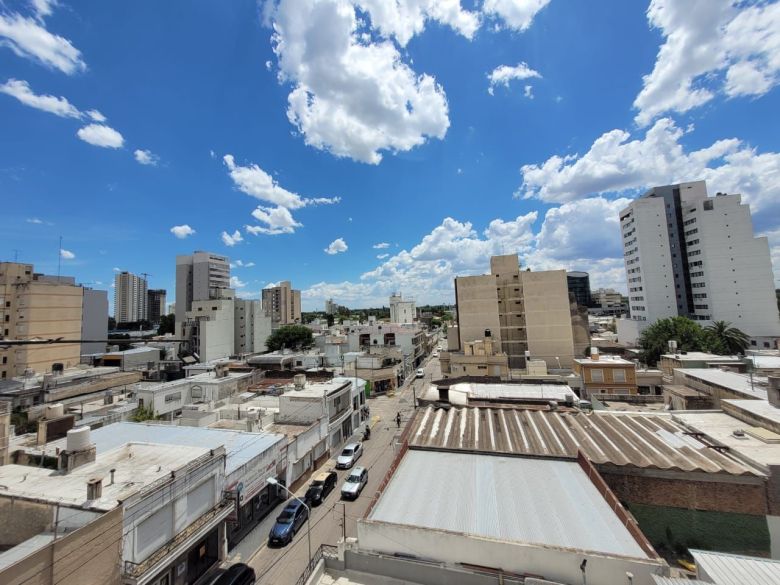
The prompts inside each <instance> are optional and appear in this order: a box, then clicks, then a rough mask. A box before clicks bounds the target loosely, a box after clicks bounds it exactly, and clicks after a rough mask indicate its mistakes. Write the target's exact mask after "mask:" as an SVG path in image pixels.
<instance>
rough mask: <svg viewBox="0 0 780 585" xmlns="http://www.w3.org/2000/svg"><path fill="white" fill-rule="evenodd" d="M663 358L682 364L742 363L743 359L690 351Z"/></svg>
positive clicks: (667, 355) (663, 356)
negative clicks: (703, 362) (702, 362)
mask: <svg viewBox="0 0 780 585" xmlns="http://www.w3.org/2000/svg"><path fill="white" fill-rule="evenodd" d="M661 357H662V358H669V359H674V360H678V361H681V362H701V361H707V362H741V361H742V358H741V357H739V356H738V355H718V354H715V353H707V352H704V351H689V352H686V353H665V354H663V355H662V356H661Z"/></svg>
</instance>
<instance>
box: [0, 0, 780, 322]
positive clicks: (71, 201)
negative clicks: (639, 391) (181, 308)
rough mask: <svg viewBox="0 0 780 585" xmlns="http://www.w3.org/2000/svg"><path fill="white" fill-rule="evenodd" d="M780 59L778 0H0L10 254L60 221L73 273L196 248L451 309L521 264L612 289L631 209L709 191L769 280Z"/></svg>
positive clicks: (40, 251) (290, 274)
mask: <svg viewBox="0 0 780 585" xmlns="http://www.w3.org/2000/svg"><path fill="white" fill-rule="evenodd" d="M779 73H780V5H778V3H777V2H754V3H750V2H747V3H745V2H739V3H735V2H730V1H727V0H703V1H698V2H697V1H688V0H686V1H685V2H671V1H669V0H666V1H654V2H651V3H649V4H641V3H638V2H621V1H611V2H608V1H593V2H564V1H563V0H550V1H545V0H485V1H484V2H477V3H474V2H469V1H464V2H460V3H458V1H457V0H449V1H447V2H443V1H435V0H395V2H392V3H390V2H385V1H384V0H354V1H349V0H323V1H315V0H281V1H280V2H271V3H260V4H258V3H256V2H252V1H240V2H239V1H236V2H213V1H210V2H206V1H192V2H146V1H138V2H133V3H125V4H117V3H75V2H67V1H66V0H59V1H57V2H53V1H51V0H34V1H27V0H19V1H11V2H9V1H8V0H6V1H5V2H0V120H2V124H1V125H0V136H1V137H2V139H0V196H1V197H2V202H3V205H2V208H3V219H2V226H3V229H2V230H0V258H2V259H8V260H13V259H14V257H18V259H19V261H24V262H31V263H34V264H35V267H36V270H40V271H45V272H56V270H57V263H58V250H59V247H58V239H59V237H60V236H62V238H63V245H62V248H63V251H62V252H61V253H60V254H61V255H62V258H61V262H62V273H63V274H72V275H75V276H76V278H77V279H78V280H79V281H80V282H84V283H95V284H93V285H92V286H95V287H96V288H101V287H104V288H106V289H109V287H110V284H111V282H112V279H113V274H114V271H115V269H122V270H129V271H131V272H135V273H142V272H147V273H149V274H151V275H152V276H150V279H149V280H150V286H152V287H160V288H166V289H168V290H169V295H170V296H171V297H172V295H173V289H174V272H175V256H176V255H177V254H184V253H190V252H192V251H193V250H209V251H213V252H216V253H221V254H225V255H227V256H229V257H230V258H231V259H232V260H233V261H234V264H236V265H235V266H234V269H233V272H232V274H233V276H234V277H235V286H236V288H237V290H238V291H239V294H241V295H242V296H246V297H249V298H257V296H258V295H259V292H260V290H261V289H262V288H263V287H264V286H267V285H268V284H269V283H272V282H276V281H279V280H291V281H292V282H293V284H294V286H296V287H297V288H300V289H302V291H303V304H304V309H318V308H321V307H322V304H323V302H324V299H325V298H328V297H333V298H334V299H335V300H337V301H338V302H340V303H342V304H346V305H349V306H353V307H360V306H371V305H378V304H382V303H385V304H386V297H387V295H388V294H389V293H390V292H391V291H392V290H398V289H400V290H402V291H403V292H404V293H406V294H407V295H412V296H415V297H416V298H417V299H418V301H419V302H452V300H453V293H452V278H453V276H455V275H458V274H472V273H480V272H483V271H485V270H486V269H487V265H488V258H489V256H490V255H492V254H496V253H510V252H517V253H518V254H519V255H520V259H521V263H522V264H523V266H530V267H531V268H533V269H548V268H567V269H576V270H588V271H590V272H591V278H592V283H593V286H594V287H596V286H610V287H615V288H619V289H623V290H624V289H625V276H624V269H623V262H622V257H621V251H620V240H619V230H618V222H617V213H618V210H619V209H620V208H621V207H622V206H624V205H625V204H626V203H627V202H628V199H629V198H630V197H633V196H636V194H638V193H640V192H641V191H642V190H643V189H644V188H646V187H648V186H652V185H655V184H667V183H672V182H677V181H686V180H697V179H706V180H707V181H708V186H709V189H710V192H711V193H714V192H716V191H726V192H730V193H742V194H743V196H744V197H745V199H746V200H748V201H749V202H750V203H751V206H752V208H753V212H754V223H755V227H756V231H757V232H759V233H763V234H766V235H767V236H769V238H770V245H771V246H772V252H773V259H774V261H775V266H776V269H775V272H776V274H777V273H778V272H779V271H778V268H780V204H779V203H778V202H779V201H780V199H779V197H780V180H779V179H778V177H780V132H779V130H780V115H778V113H777V112H778V109H779V108H778V106H780V99H779V98H778V91H777V89H776V87H775V86H776V85H777V83H778V80H779V79H780V75H779ZM377 246H379V247H377ZM239 264H240V265H239ZM778 276H780V274H778ZM109 290H110V289H109ZM109 296H111V295H109Z"/></svg>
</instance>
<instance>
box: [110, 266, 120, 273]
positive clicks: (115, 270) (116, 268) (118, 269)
mask: <svg viewBox="0 0 780 585" xmlns="http://www.w3.org/2000/svg"><path fill="white" fill-rule="evenodd" d="M112 270H113V271H114V272H122V269H121V268H118V267H116V266H114V268H113V269H112Z"/></svg>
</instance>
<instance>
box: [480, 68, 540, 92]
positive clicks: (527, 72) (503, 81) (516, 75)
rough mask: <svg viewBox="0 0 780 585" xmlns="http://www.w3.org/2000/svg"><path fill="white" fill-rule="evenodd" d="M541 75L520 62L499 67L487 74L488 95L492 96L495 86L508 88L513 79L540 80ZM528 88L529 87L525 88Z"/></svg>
mask: <svg viewBox="0 0 780 585" xmlns="http://www.w3.org/2000/svg"><path fill="white" fill-rule="evenodd" d="M541 77H542V75H541V73H539V72H538V71H536V70H534V69H531V68H530V67H529V66H528V64H527V63H524V62H520V63H518V64H517V65H514V66H512V65H499V66H498V67H496V68H495V69H493V71H491V72H490V73H488V76H487V78H488V81H489V82H490V87H488V93H489V94H490V95H493V91H494V90H495V87H496V86H497V85H503V86H504V87H509V82H510V81H513V80H515V79H533V78H537V79H541ZM526 87H529V86H526Z"/></svg>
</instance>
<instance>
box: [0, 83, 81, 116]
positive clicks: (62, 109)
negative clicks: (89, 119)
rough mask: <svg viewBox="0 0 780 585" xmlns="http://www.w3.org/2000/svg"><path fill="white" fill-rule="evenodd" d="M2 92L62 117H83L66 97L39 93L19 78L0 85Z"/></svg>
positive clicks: (28, 104)
mask: <svg viewBox="0 0 780 585" xmlns="http://www.w3.org/2000/svg"><path fill="white" fill-rule="evenodd" d="M0 93H4V94H7V95H10V96H11V97H15V98H16V99H17V100H19V101H20V102H22V103H23V104H24V105H26V106H29V107H31V108H35V109H37V110H42V111H44V112H49V113H50V114H54V115H55V116H60V117H62V118H81V116H82V114H81V112H80V111H79V110H78V108H76V106H74V105H73V104H71V103H70V102H69V101H68V100H67V99H65V98H64V97H56V96H53V95H38V94H36V93H35V92H33V91H32V89H30V84H29V83H27V82H26V81H22V80H19V79H9V80H8V81H6V82H5V83H4V84H3V85H0Z"/></svg>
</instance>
